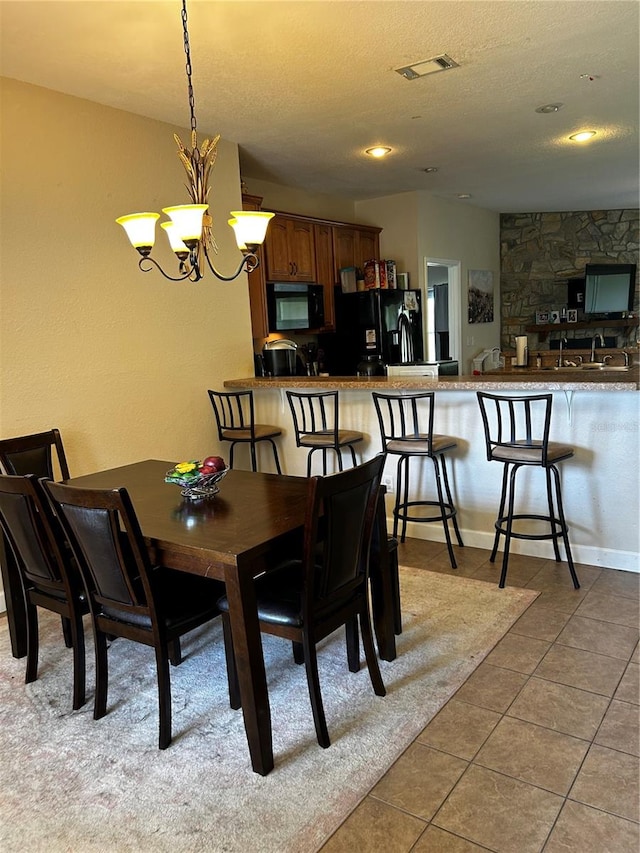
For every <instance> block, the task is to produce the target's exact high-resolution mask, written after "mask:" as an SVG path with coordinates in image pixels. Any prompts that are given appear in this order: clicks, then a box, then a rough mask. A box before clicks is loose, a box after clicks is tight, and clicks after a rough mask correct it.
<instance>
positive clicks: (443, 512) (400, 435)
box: [371, 391, 464, 569]
mask: <svg viewBox="0 0 640 853" xmlns="http://www.w3.org/2000/svg"><path fill="white" fill-rule="evenodd" d="M371 396H372V397H373V403H374V406H375V408H376V414H377V416H378V423H379V424H380V436H381V439H382V449H383V450H384V451H386V452H387V453H393V454H395V455H397V456H399V457H400V458H399V459H398V473H397V478H396V503H395V507H394V509H393V537H394V538H397V535H398V526H399V523H400V521H401V522H402V531H401V534H400V541H401V542H404V540H405V536H406V531H407V522H408V521H415V522H432V521H440V522H441V523H442V526H443V528H444V536H445V541H446V543H447V550H448V552H449V560H450V561H451V567H452V568H454V569H455V568H457V565H458V564H457V563H456V558H455V555H454V553H453V547H452V544H451V535H450V532H449V519H451V522H452V524H453V529H454V531H455V534H456V539H457V541H458V545H461V546H463V545H464V542H463V541H462V537H461V536H460V530H459V529H458V522H457V519H456V514H457V510H456V507H455V505H454V503H453V498H452V496H451V489H450V488H449V478H448V475H447V466H446V463H445V454H446V452H447V451H449V450H453V449H454V448H455V447H457V441H456V439H455V438H452V437H451V436H448V435H437V434H435V433H434V432H433V417H434V410H435V393H434V392H433V391H425V392H420V393H417V394H403V395H402V396H399V395H392V394H378V393H377V392H375V391H374V392H373V393H372V395H371ZM412 457H422V458H426V459H431V461H432V462H433V467H434V470H435V480H436V490H437V494H438V500H436V501H433V500H412V501H410V500H409V460H410V459H411V458H412ZM443 487H444V490H443ZM430 506H433V507H437V508H438V511H437V512H436V513H434V514H433V515H428V516H425V515H424V514H420V515H415V514H412V513H413V508H414V507H415V508H418V507H430Z"/></svg>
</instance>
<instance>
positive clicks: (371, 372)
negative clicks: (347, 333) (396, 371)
mask: <svg viewBox="0 0 640 853" xmlns="http://www.w3.org/2000/svg"><path fill="white" fill-rule="evenodd" d="M385 373H386V368H385V366H384V362H383V361H382V359H381V358H380V356H379V355H365V356H363V357H362V359H361V360H360V361H359V362H358V367H357V368H356V376H384V375H385Z"/></svg>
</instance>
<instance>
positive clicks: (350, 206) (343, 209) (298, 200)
mask: <svg viewBox="0 0 640 853" xmlns="http://www.w3.org/2000/svg"><path fill="white" fill-rule="evenodd" d="M245 184H246V188H247V189H246V191H247V192H248V193H249V194H250V195H257V196H262V206H263V208H264V209H265V210H283V211H285V212H286V213H299V214H300V215H301V216H317V217H319V218H320V219H333V220H334V221H336V222H355V221H356V220H355V219H354V203H353V202H352V201H350V200H349V199H347V198H338V197H337V196H331V195H324V194H323V193H308V192H306V191H305V190H299V189H296V188H295V187H285V186H283V185H282V184H274V183H272V182H271V181H260V180H258V179H257V178H246V179H245ZM358 224H361V225H364V224H366V223H358Z"/></svg>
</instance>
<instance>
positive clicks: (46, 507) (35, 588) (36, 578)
mask: <svg viewBox="0 0 640 853" xmlns="http://www.w3.org/2000/svg"><path fill="white" fill-rule="evenodd" d="M0 527H1V528H2V531H3V532H4V535H5V536H6V539H7V542H8V543H9V546H10V548H11V550H12V553H13V556H14V558H15V561H16V565H17V568H18V572H19V576H20V580H21V583H22V589H23V593H24V604H25V608H26V628H27V669H26V674H25V679H24V680H25V684H30V683H31V682H32V681H35V680H36V678H37V676H38V651H39V637H38V610H37V609H38V607H41V608H44V609H45V610H50V611H52V612H54V613H58V614H59V615H60V616H61V617H62V619H63V621H64V624H66V625H67V626H68V634H67V633H65V642H66V644H67V646H70V647H71V648H73V709H74V710H77V709H78V708H81V707H82V706H83V705H84V703H85V646H84V626H83V624H82V617H83V615H84V614H86V613H88V612H89V606H88V603H87V599H86V596H85V593H84V590H83V587H82V581H81V578H80V575H79V573H78V571H77V567H76V566H75V564H74V561H73V557H72V554H71V552H70V550H69V548H68V547H67V543H66V540H65V538H64V535H63V533H62V529H61V528H60V525H59V522H58V519H57V518H56V517H55V516H54V514H53V512H52V511H51V506H50V504H49V501H48V499H47V496H46V495H45V494H44V492H43V491H42V487H41V486H40V484H39V483H38V479H37V477H36V476H35V475H33V474H27V475H25V476H16V475H8V474H2V475H0Z"/></svg>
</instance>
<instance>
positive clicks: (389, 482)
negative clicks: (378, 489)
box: [382, 474, 396, 495]
mask: <svg viewBox="0 0 640 853" xmlns="http://www.w3.org/2000/svg"><path fill="white" fill-rule="evenodd" d="M382 485H383V486H386V487H387V494H388V495H392V494H393V492H394V491H395V485H396V483H395V480H394V478H393V477H392V476H391V475H390V474H385V475H384V476H383V477H382Z"/></svg>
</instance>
